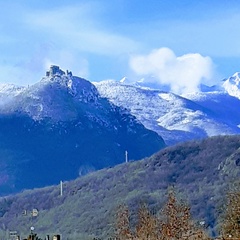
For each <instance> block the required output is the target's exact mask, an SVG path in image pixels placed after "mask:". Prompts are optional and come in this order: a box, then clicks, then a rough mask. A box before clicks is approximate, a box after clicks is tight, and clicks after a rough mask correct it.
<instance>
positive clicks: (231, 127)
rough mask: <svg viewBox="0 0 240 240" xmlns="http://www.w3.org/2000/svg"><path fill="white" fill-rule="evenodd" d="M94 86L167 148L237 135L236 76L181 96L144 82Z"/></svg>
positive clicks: (239, 87) (239, 82)
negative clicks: (189, 142) (191, 141)
mask: <svg viewBox="0 0 240 240" xmlns="http://www.w3.org/2000/svg"><path fill="white" fill-rule="evenodd" d="M94 84H95V86H96V88H97V89H98V91H99V93H100V95H101V96H103V97H106V98H107V99H109V100H110V101H111V102H112V103H114V104H115V105H117V106H121V107H124V108H127V109H129V111H130V112H131V114H132V115H133V116H135V117H136V118H137V119H138V120H139V121H140V122H141V123H143V124H144V126H145V127H146V128H148V129H151V130H153V131H155V132H157V133H158V134H159V135H160V136H162V137H163V139H164V141H165V142H166V143H167V144H170V145H173V144H175V143H178V142H183V141H186V140H192V139H200V138H204V137H209V136H215V135H225V134H239V133H240V128H239V125H240V111H238V109H240V74H239V73H236V74H234V75H233V76H232V77H230V78H228V79H225V80H223V82H222V84H221V85H219V86H212V87H208V86H204V85H201V86H200V89H201V92H196V93H189V94H185V95H182V96H179V95H176V94H174V93H171V92H168V91H167V90H168V89H167V87H166V86H163V87H162V88H161V87H159V86H155V85H153V86H152V85H149V84H148V85H146V84H145V83H144V81H139V82H136V83H132V82H131V81H130V80H129V79H127V78H123V79H122V80H121V81H114V80H108V81H102V82H95V83H94ZM156 87H158V89H156ZM159 89H160V90H159Z"/></svg>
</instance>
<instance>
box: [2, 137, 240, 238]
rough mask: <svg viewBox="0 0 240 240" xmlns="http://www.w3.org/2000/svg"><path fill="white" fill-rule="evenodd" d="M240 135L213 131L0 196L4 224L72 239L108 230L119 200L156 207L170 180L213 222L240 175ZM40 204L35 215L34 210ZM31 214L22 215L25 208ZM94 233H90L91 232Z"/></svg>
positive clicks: (195, 209) (196, 212)
mask: <svg viewBox="0 0 240 240" xmlns="http://www.w3.org/2000/svg"><path fill="white" fill-rule="evenodd" d="M239 149H240V136H222V137H213V138H209V139H206V140H202V141H194V142H189V143H183V144H179V145H176V146H173V147H169V148H166V149H164V150H162V151H160V152H158V153H156V154H155V155H153V156H151V157H150V158H146V159H143V160H141V161H136V162H129V163H124V164H121V165H118V166H116V167H114V168H109V169H103V170H100V171H97V172H94V173H91V174H89V175H87V176H84V177H81V178H78V179H76V180H74V181H71V182H65V183H64V191H63V192H64V194H63V196H60V195H59V192H60V189H59V186H52V187H47V188H43V189H35V190H31V191H30V190H27V191H24V192H22V193H20V194H17V195H14V196H9V197H4V198H2V199H1V200H0V214H1V213H2V214H1V215H2V217H1V218H0V227H1V229H3V230H5V229H10V230H18V231H20V232H22V233H24V234H27V233H28V232H29V227H30V226H31V225H33V226H35V229H36V231H37V232H38V233H44V234H46V233H54V232H60V233H62V234H63V236H65V238H66V236H68V238H69V239H79V237H80V238H81V239H88V238H87V237H86V238H85V237H84V236H105V237H106V236H107V235H108V236H109V235H111V234H112V232H113V230H114V225H113V223H114V212H115V211H116V207H117V206H118V205H119V204H120V203H126V204H128V205H129V206H130V209H131V210H132V211H134V209H135V208H137V206H138V204H139V203H140V202H142V201H144V202H147V203H148V204H149V205H150V208H153V209H155V211H157V210H158V209H160V207H161V205H162V204H163V202H164V199H165V193H166V190H167V188H168V186H172V185H174V186H176V189H177V190H178V191H179V196H180V197H182V198H183V199H185V200H187V201H188V202H189V203H190V204H191V206H192V213H193V215H194V217H195V218H196V219H198V220H205V221H206V222H207V223H208V224H209V225H210V227H211V228H214V227H215V226H216V222H215V218H216V214H217V212H218V211H217V210H218V206H219V204H220V203H221V202H222V198H223V194H224V190H225V187H226V186H227V183H229V182H231V181H232V180H233V179H236V178H237V177H238V178H239V176H240V164H239V159H240V150H239ZM33 208H37V209H38V210H39V216H38V217H35V218H31V217H30V214H29V211H31V210H32V209H33ZM25 209H26V210H27V211H28V215H27V216H23V215H22V211H23V210H25ZM90 239H91V237H90Z"/></svg>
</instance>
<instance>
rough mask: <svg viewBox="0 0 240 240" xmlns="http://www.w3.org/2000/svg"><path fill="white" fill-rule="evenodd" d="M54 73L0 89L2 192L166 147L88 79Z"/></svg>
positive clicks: (71, 175)
mask: <svg viewBox="0 0 240 240" xmlns="http://www.w3.org/2000/svg"><path fill="white" fill-rule="evenodd" d="M58 70H59V71H57V72H55V73H54V74H52V75H49V76H46V77H44V78H43V79H42V80H41V81H40V82H39V83H36V84H34V85H32V86H29V87H27V88H17V87H13V86H9V87H6V86H4V89H2V91H0V99H5V102H4V104H2V105H0V153H1V155H0V164H1V167H0V179H1V182H0V190H1V194H5V193H9V192H11V191H19V190H22V189H26V188H33V187H40V186H46V185H50V184H54V183H57V182H59V181H60V180H67V179H68V180H69V179H74V178H76V177H77V176H79V175H82V174H85V173H87V172H89V171H93V170H96V169H101V168H104V167H108V166H114V165H115V164H118V163H121V162H123V161H125V151H126V150H127V151H128V152H129V158H130V159H135V160H137V159H141V158H143V157H146V156H150V155H151V154H153V153H154V152H156V151H158V150H160V149H161V148H163V147H164V146H165V143H164V141H163V140H162V138H161V137H160V136H158V135H157V134H156V133H155V132H152V131H149V130H147V129H145V128H144V126H143V125H142V124H140V123H139V122H138V121H137V120H136V119H135V118H134V117H133V116H131V115H130V114H129V112H128V111H127V110H126V109H123V108H121V107H117V106H115V105H113V104H112V103H110V102H109V101H108V100H107V99H104V98H102V97H101V96H100V95H99V93H98V91H97V89H96V88H95V87H94V85H92V84H91V83H90V82H89V81H87V80H85V79H81V78H78V77H74V76H72V75H71V74H65V73H64V72H61V71H60V69H58Z"/></svg>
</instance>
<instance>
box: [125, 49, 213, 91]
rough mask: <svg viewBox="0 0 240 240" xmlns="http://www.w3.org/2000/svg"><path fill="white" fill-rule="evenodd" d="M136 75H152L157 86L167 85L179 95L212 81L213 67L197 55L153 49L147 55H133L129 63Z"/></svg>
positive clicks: (207, 59)
mask: <svg viewBox="0 0 240 240" xmlns="http://www.w3.org/2000/svg"><path fill="white" fill-rule="evenodd" d="M129 64H130V67H131V69H132V70H133V71H134V72H135V73H137V74H138V75H147V76H149V75H154V76H155V78H151V79H156V80H157V81H158V83H159V84H168V85H170V87H171V90H172V91H173V92H175V93H178V94H181V93H184V92H192V91H196V90H198V86H199V84H200V83H201V82H206V81H209V80H211V79H212V76H213V72H214V65H213V62H212V60H211V58H210V57H204V56H202V55H200V54H199V53H188V54H184V55H182V56H179V57H178V56H176V55H175V53H174V52H173V51H172V50H171V49H169V48H160V49H155V50H153V51H152V52H150V53H149V54H148V55H135V56H132V57H131V58H130V61H129Z"/></svg>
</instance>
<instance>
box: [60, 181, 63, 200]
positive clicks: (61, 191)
mask: <svg viewBox="0 0 240 240" xmlns="http://www.w3.org/2000/svg"><path fill="white" fill-rule="evenodd" d="M62 195H63V182H62V181H60V196H62Z"/></svg>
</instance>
